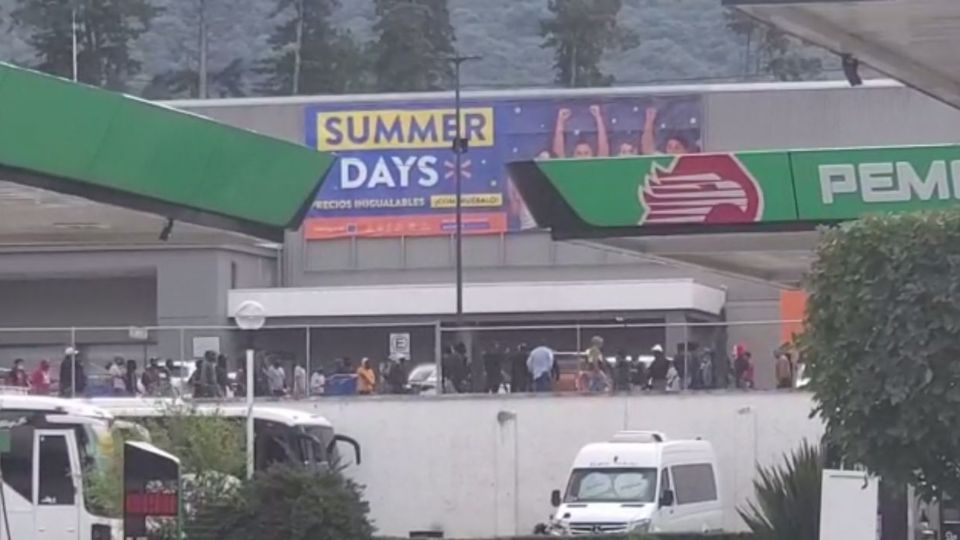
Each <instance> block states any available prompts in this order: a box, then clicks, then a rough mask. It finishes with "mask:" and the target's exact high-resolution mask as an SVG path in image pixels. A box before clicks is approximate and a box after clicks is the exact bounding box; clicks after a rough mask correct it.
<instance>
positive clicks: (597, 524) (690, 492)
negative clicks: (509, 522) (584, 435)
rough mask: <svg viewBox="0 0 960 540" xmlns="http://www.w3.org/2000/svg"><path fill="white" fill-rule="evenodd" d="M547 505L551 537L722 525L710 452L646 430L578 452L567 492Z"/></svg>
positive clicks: (704, 444) (697, 442) (702, 446)
mask: <svg viewBox="0 0 960 540" xmlns="http://www.w3.org/2000/svg"><path fill="white" fill-rule="evenodd" d="M551 499H552V500H551V502H552V503H553V506H554V507H556V508H557V511H556V514H554V516H553V518H552V519H551V522H550V525H549V527H548V531H549V533H550V534H552V535H557V536H562V535H596V534H606V533H621V534H622V533H644V532H691V533H700V532H718V531H720V530H721V528H722V523H723V512H722V510H721V504H720V489H719V485H718V482H717V463H716V456H715V455H714V452H713V446H712V445H711V444H710V443H709V442H707V441H701V440H693V441H691V440H687V441H682V440H677V441H671V440H667V438H666V436H665V435H664V434H662V433H657V432H651V431H623V432H620V433H618V434H616V435H615V436H614V437H613V439H611V440H610V442H603V443H592V444H588V445H586V446H584V447H583V448H581V449H580V452H578V453H577V457H576V459H574V461H573V467H572V469H571V471H570V479H569V480H568V481H567V489H566V492H565V493H564V494H563V495H562V496H561V493H560V491H559V490H556V491H554V492H553V494H552V497H551Z"/></svg>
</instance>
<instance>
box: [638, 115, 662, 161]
mask: <svg viewBox="0 0 960 540" xmlns="http://www.w3.org/2000/svg"><path fill="white" fill-rule="evenodd" d="M656 122H657V109H656V107H647V114H646V116H645V117H644V119H643V134H642V135H640V152H641V153H643V155H651V154H659V153H660V152H657V136H656V133H654V131H655V130H656Z"/></svg>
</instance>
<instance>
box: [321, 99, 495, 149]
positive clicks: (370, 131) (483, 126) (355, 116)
mask: <svg viewBox="0 0 960 540" xmlns="http://www.w3.org/2000/svg"><path fill="white" fill-rule="evenodd" d="M460 118H461V122H462V126H461V130H462V132H463V135H464V137H467V138H469V139H470V145H471V146H477V147H483V146H493V143H494V141H493V108H492V107H471V108H466V109H463V110H462V111H461V114H460ZM456 120H457V115H456V112H455V111H454V110H453V109H422V110H403V109H386V110H373V111H336V112H330V111H324V112H319V113H317V118H316V122H317V150H323V151H337V150H375V149H426V148H450V147H451V146H452V145H453V139H454V138H455V137H456V135H457V127H456Z"/></svg>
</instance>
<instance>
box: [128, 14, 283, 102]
mask: <svg viewBox="0 0 960 540" xmlns="http://www.w3.org/2000/svg"><path fill="white" fill-rule="evenodd" d="M262 4H263V2H260V1H259V0H171V1H169V3H168V7H167V9H166V10H165V11H164V13H163V15H162V16H161V17H158V19H157V23H156V31H155V32H152V33H151V36H150V38H151V39H150V43H149V45H148V46H151V47H154V48H156V49H160V50H165V51H167V54H169V55H170V56H171V57H172V58H171V59H172V62H171V63H168V64H167V65H166V66H165V67H164V68H162V69H159V70H157V71H156V72H155V75H154V77H153V78H152V79H151V80H150V82H149V83H148V84H147V85H146V88H145V89H144V91H143V95H144V96H145V97H148V98H150V99H183V98H194V99H206V98H209V97H240V96H243V95H245V94H247V93H248V86H249V85H248V81H247V80H246V72H248V71H250V70H249V69H248V68H249V67H250V64H251V62H250V60H248V59H252V58H254V56H255V54H256V52H257V51H259V49H260V48H261V47H262V46H263V45H265V43H264V42H265V40H264V39H261V37H260V36H256V35H249V34H248V32H247V30H246V29H245V28H243V27H238V25H237V13H238V12H254V13H257V12H261V11H262V12H263V13H264V14H266V12H265V11H264V10H263V7H262ZM241 46H242V47H241Z"/></svg>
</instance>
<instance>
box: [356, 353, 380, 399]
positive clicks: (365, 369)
mask: <svg viewBox="0 0 960 540" xmlns="http://www.w3.org/2000/svg"><path fill="white" fill-rule="evenodd" d="M376 387H377V374H376V373H374V372H373V368H371V367H370V359H369V358H364V359H363V360H361V361H360V367H358V368H357V393H358V394H360V395H362V396H368V395H370V394H372V393H373V391H374V389H376Z"/></svg>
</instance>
